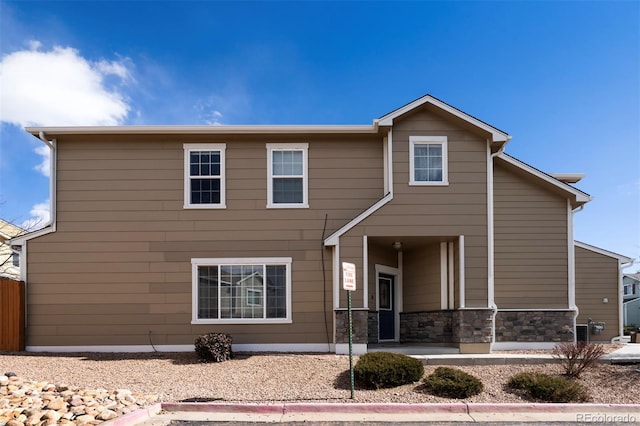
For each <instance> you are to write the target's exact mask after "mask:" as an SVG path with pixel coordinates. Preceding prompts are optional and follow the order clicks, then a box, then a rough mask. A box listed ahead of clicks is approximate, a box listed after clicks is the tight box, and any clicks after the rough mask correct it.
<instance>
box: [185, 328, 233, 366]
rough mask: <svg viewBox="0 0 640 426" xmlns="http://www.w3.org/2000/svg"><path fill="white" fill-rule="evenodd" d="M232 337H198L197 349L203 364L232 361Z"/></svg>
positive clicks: (222, 334)
mask: <svg viewBox="0 0 640 426" xmlns="http://www.w3.org/2000/svg"><path fill="white" fill-rule="evenodd" d="M231 342H232V339H231V336H230V335H228V334H224V333H209V334H203V335H202V336H198V337H196V341H195V344H194V345H195V348H196V354H197V355H198V358H200V360H202V361H203V362H222V361H226V360H229V359H231V357H232V356H233V353H232V352H231Z"/></svg>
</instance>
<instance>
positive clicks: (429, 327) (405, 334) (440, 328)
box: [400, 311, 454, 343]
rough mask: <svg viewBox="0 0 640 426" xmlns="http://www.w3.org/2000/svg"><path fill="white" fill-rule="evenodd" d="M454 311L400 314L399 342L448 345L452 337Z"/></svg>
mask: <svg viewBox="0 0 640 426" xmlns="http://www.w3.org/2000/svg"><path fill="white" fill-rule="evenodd" d="M453 312H454V311H430V312H401V313H400V341H401V342H407V343H408V342H421V343H448V342H451V339H452V336H453V329H452V328H453V323H452V319H453V315H452V314H453Z"/></svg>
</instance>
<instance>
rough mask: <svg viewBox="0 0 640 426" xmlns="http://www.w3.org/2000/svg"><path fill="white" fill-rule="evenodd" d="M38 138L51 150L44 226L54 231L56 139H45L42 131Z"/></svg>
mask: <svg viewBox="0 0 640 426" xmlns="http://www.w3.org/2000/svg"><path fill="white" fill-rule="evenodd" d="M38 138H39V139H40V140H41V141H42V142H44V143H45V144H47V146H48V147H49V149H50V150H51V155H50V157H49V160H50V161H49V216H50V217H49V223H47V224H46V225H45V226H44V227H45V228H46V227H47V226H51V231H52V232H55V230H56V167H55V165H56V152H57V151H56V145H57V141H56V139H52V140H49V139H47V136H46V134H45V133H44V132H43V131H40V133H38Z"/></svg>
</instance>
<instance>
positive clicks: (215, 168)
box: [189, 151, 220, 176]
mask: <svg viewBox="0 0 640 426" xmlns="http://www.w3.org/2000/svg"><path fill="white" fill-rule="evenodd" d="M189 173H190V174H191V176H220V151H191V153H190V155H189Z"/></svg>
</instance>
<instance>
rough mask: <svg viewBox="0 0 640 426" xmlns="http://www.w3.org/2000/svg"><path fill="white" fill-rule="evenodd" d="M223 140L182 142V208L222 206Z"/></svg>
mask: <svg viewBox="0 0 640 426" xmlns="http://www.w3.org/2000/svg"><path fill="white" fill-rule="evenodd" d="M224 153H225V145H224V144H184V173H185V177H184V206H185V208H224V207H225V180H224V168H225V167H224V166H225V164H224V161H225V159H224Z"/></svg>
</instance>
